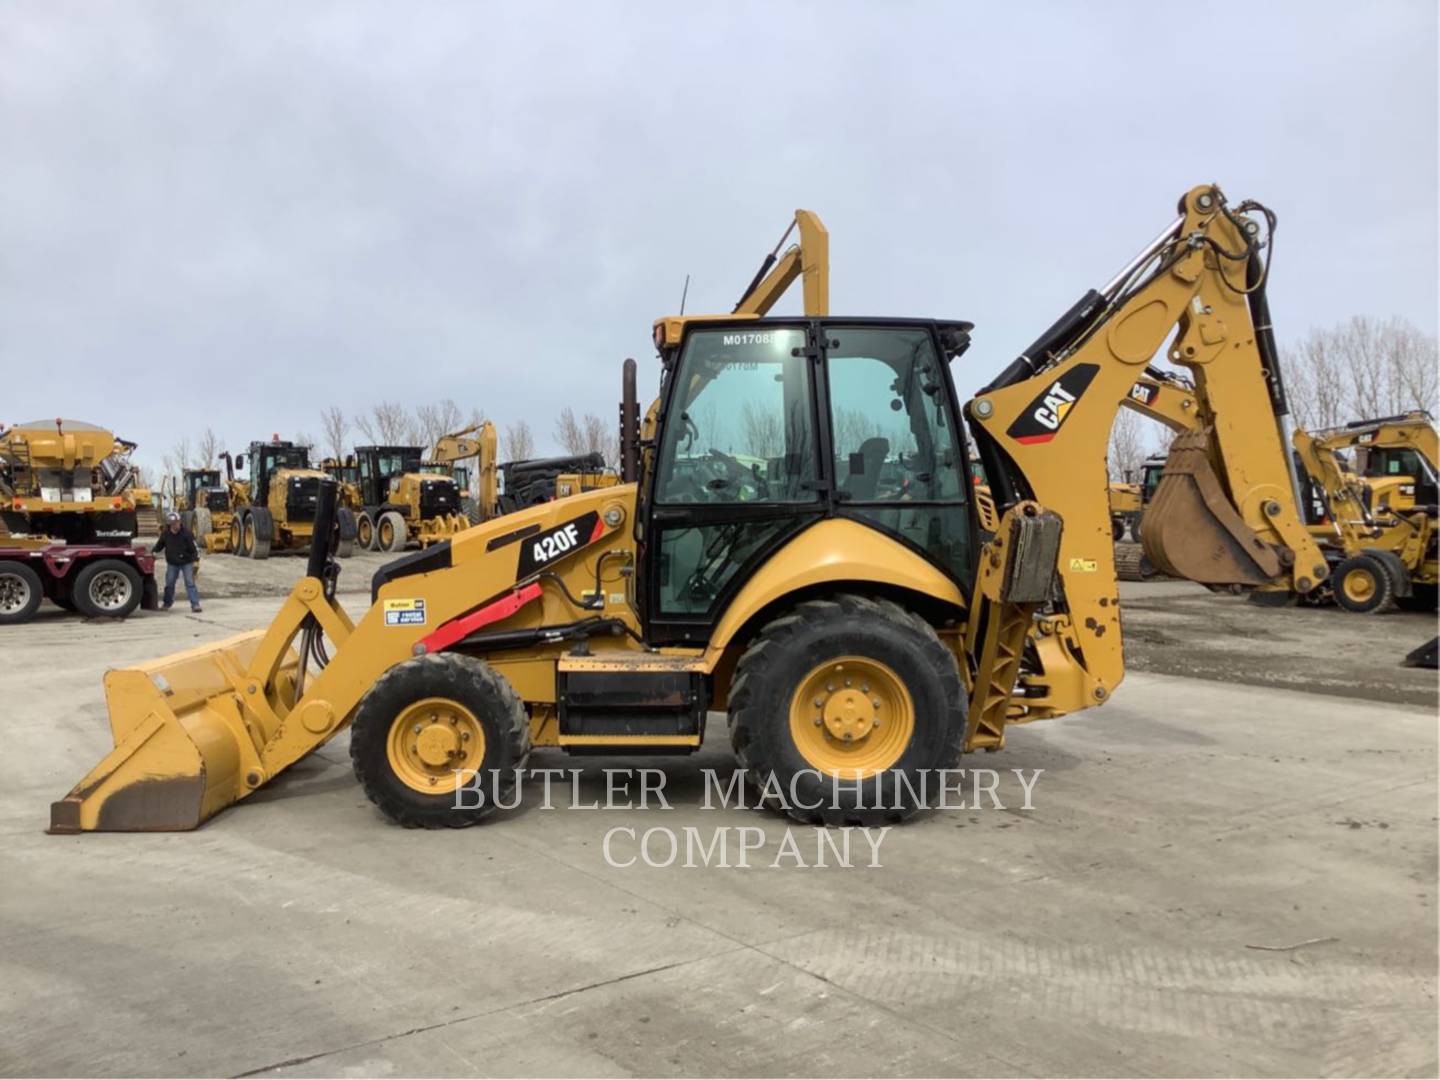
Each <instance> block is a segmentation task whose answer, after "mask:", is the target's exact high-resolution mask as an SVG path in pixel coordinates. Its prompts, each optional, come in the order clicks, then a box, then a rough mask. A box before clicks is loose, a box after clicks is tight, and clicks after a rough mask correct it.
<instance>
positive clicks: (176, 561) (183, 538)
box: [154, 524, 200, 566]
mask: <svg viewBox="0 0 1440 1080" xmlns="http://www.w3.org/2000/svg"><path fill="white" fill-rule="evenodd" d="M154 550H155V551H156V552H160V551H163V552H165V561H166V562H167V563H169V564H170V565H171V566H184V565H185V564H186V563H192V562H199V561H200V550H199V549H198V548H197V547H196V546H195V537H193V536H191V535H190V530H189V529H187V528H185V526H184V525H181V526H180V531H179V532H171V531H170V526H169V525H168V524H167V525H166V526H165V528H164V529H163V530H162V531H161V533H160V539H159V540H156V541H155V548H154Z"/></svg>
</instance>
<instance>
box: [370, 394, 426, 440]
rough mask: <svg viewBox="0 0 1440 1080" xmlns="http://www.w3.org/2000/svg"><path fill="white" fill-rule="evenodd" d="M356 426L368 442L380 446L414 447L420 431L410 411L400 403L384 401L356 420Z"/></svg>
mask: <svg viewBox="0 0 1440 1080" xmlns="http://www.w3.org/2000/svg"><path fill="white" fill-rule="evenodd" d="M355 426H356V427H357V428H359V429H360V433H361V434H362V435H364V436H365V438H366V440H368V441H369V442H372V443H376V444H378V445H380V446H414V445H416V444H417V443H418V442H419V430H418V427H417V425H416V423H415V418H414V417H413V416H411V415H410V410H409V409H407V408H405V406H404V405H401V404H400V403H399V402H395V401H382V402H380V403H379V404H378V405H374V406H372V407H371V409H370V412H369V413H368V414H367V413H361V414H360V415H359V416H357V417H356V418H355Z"/></svg>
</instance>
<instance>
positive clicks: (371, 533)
mask: <svg viewBox="0 0 1440 1080" xmlns="http://www.w3.org/2000/svg"><path fill="white" fill-rule="evenodd" d="M355 543H357V544H359V545H360V550H361V551H374V550H375V519H374V518H373V517H371V516H370V511H369V510H361V511H360V516H359V517H357V518H356V519H355Z"/></svg>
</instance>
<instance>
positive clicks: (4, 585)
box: [0, 562, 45, 626]
mask: <svg viewBox="0 0 1440 1080" xmlns="http://www.w3.org/2000/svg"><path fill="white" fill-rule="evenodd" d="M43 599H45V589H44V587H43V586H42V585H41V583H40V575H39V574H37V573H36V572H35V571H34V570H32V569H30V567H28V566H26V565H25V564H24V563H22V562H0V626H5V625H7V624H10V623H22V622H28V621H29V620H30V619H32V618H33V617H34V615H35V611H36V609H37V608H39V607H40V601H41V600H43Z"/></svg>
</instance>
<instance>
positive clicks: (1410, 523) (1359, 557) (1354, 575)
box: [1294, 413, 1440, 613]
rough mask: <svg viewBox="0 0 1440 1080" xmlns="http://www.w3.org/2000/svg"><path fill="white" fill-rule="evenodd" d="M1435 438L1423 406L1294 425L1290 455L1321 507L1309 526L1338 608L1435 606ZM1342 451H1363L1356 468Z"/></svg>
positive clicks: (1437, 575)
mask: <svg viewBox="0 0 1440 1080" xmlns="http://www.w3.org/2000/svg"><path fill="white" fill-rule="evenodd" d="M1436 442H1437V440H1436V432H1435V426H1434V423H1433V421H1431V419H1430V416H1429V414H1428V413H1414V414H1409V415H1406V416H1392V417H1385V418H1383V419H1378V420H1361V421H1357V422H1355V423H1352V424H1348V425H1346V426H1345V427H1340V428H1331V429H1328V430H1325V431H1314V432H1307V431H1297V432H1295V434H1294V446H1295V452H1296V455H1297V457H1298V458H1299V459H1300V461H1301V463H1302V464H1303V466H1304V468H1305V471H1306V473H1307V474H1308V476H1309V478H1310V479H1311V480H1312V481H1313V482H1314V485H1315V489H1316V490H1317V491H1318V493H1319V498H1320V500H1321V503H1322V506H1323V508H1324V516H1323V518H1322V520H1321V521H1320V522H1318V523H1317V524H1315V525H1312V526H1311V531H1312V533H1314V534H1315V535H1316V536H1317V538H1318V539H1319V540H1320V542H1321V547H1322V550H1324V552H1325V554H1326V557H1327V558H1328V559H1329V560H1330V563H1331V566H1332V570H1331V577H1330V581H1331V590H1330V591H1331V593H1333V596H1334V599H1335V602H1336V604H1337V605H1339V606H1340V607H1341V608H1343V609H1345V610H1346V611H1352V612H1359V613H1368V612H1378V611H1384V610H1386V609H1387V608H1389V607H1390V606H1391V604H1392V603H1393V604H1396V605H1398V606H1400V607H1402V608H1405V609H1406V610H1412V611H1433V610H1435V602H1436V586H1437V583H1440V570H1437V560H1436V538H1437V530H1436V516H1437V507H1436V503H1437V488H1436ZM1345 451H1352V452H1359V453H1363V456H1364V460H1363V461H1358V462H1357V463H1356V464H1357V466H1358V470H1357V472H1358V474H1357V473H1351V472H1349V471H1347V469H1346V468H1345V464H1344V462H1343V461H1342V460H1341V457H1340V455H1341V453H1342V452H1345ZM1401 470H1404V471H1403V472H1402V471H1401ZM1370 475H1375V476H1376V480H1377V481H1378V487H1379V491H1378V494H1377V491H1376V489H1375V488H1372V486H1371V482H1370V481H1369V480H1367V479H1366V478H1365V477H1368V476H1370Z"/></svg>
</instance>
